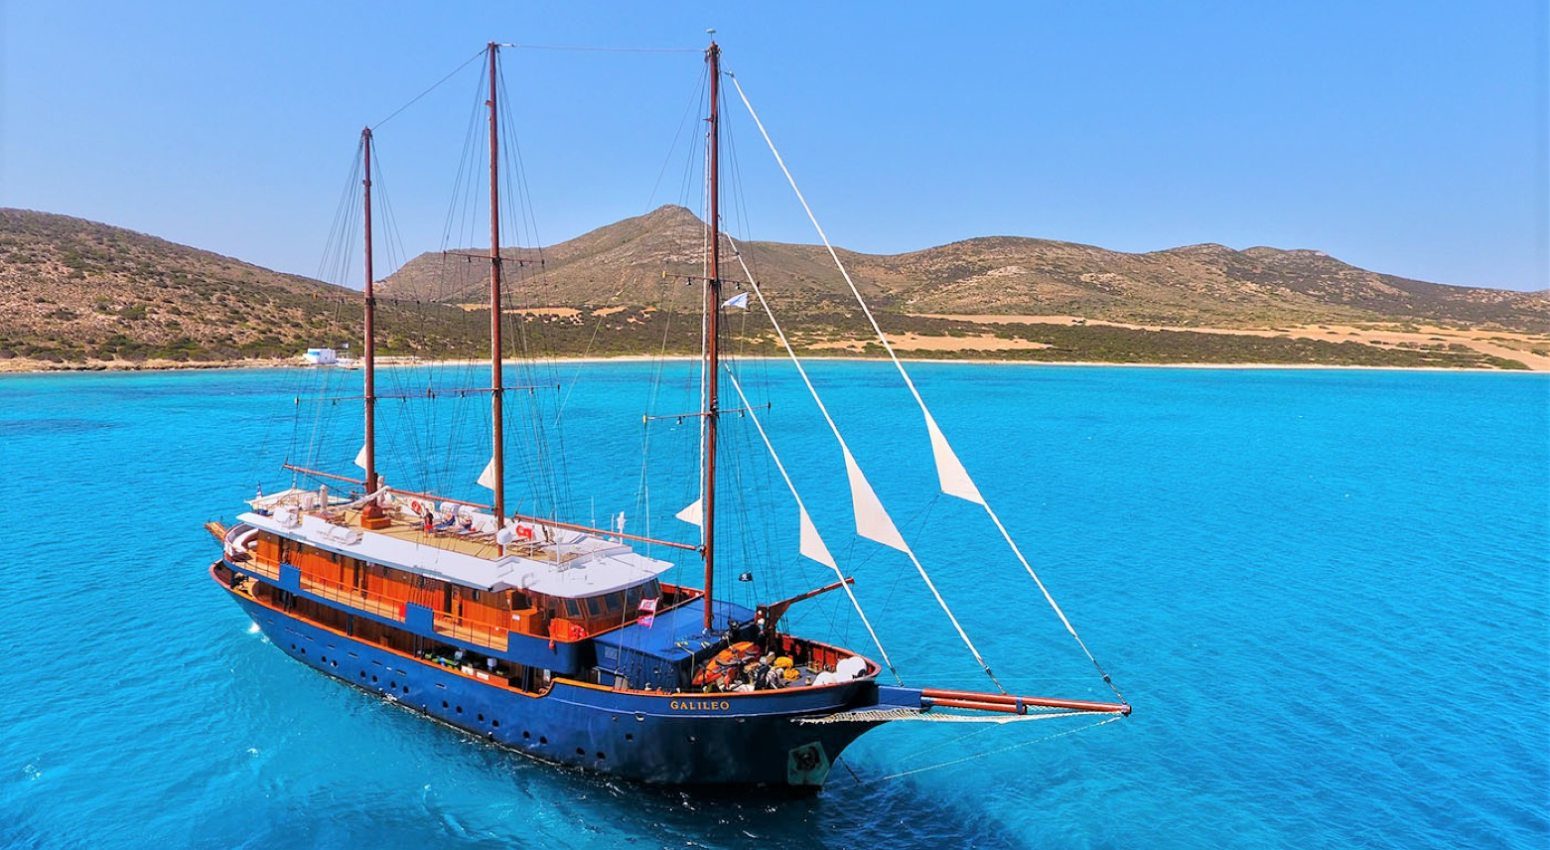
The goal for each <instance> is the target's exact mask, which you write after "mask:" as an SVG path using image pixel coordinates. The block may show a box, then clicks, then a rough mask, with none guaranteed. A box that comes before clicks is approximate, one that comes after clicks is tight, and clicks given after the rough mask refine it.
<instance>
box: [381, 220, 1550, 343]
mask: <svg viewBox="0 0 1550 850" xmlns="http://www.w3.org/2000/svg"><path fill="white" fill-rule="evenodd" d="M702 232H703V224H702V222H701V221H700V219H699V218H698V217H696V216H695V215H694V213H692V212H691V211H689V210H687V209H685V208H683V207H679V206H673V205H668V206H663V207H659V208H657V209H656V210H653V211H651V212H649V213H646V214H644V215H641V216H635V217H632V218H627V219H623V220H621V221H619V222H615V223H613V224H610V225H605V226H604V227H601V228H598V229H596V230H593V231H590V232H588V233H585V234H582V235H581V236H577V237H575V238H574V239H570V240H566V241H564V242H561V243H557V244H556V245H554V246H551V247H548V248H545V249H544V251H543V252H542V256H543V259H544V272H543V274H542V275H541V276H540V278H539V280H538V284H539V286H538V291H537V292H536V293H535V297H546V298H547V299H548V301H549V302H551V303H549V304H547V305H546V306H577V305H579V304H598V303H604V302H607V303H630V304H634V305H642V306H644V305H649V304H652V303H655V301H656V300H657V299H658V298H659V297H660V295H661V293H660V286H657V285H653V284H652V282H651V281H650V278H652V277H656V278H657V279H658V280H661V278H662V275H663V274H664V273H665V274H666V275H667V276H668V277H669V278H672V277H673V276H675V275H677V276H682V275H688V274H694V273H696V272H695V271H694V269H695V268H696V267H697V265H698V261H699V251H700V243H701V239H702V237H701V234H702ZM725 247H726V248H728V249H729V248H730V246H725ZM742 248H743V253H744V256H745V258H746V259H747V260H748V262H749V265H750V267H751V268H752V269H753V271H754V273H755V274H756V275H758V278H759V280H760V282H761V285H762V286H764V287H765V288H766V290H767V291H769V292H771V293H775V292H783V293H790V292H796V293H800V294H802V295H803V296H805V297H807V298H815V297H816V298H820V299H821V300H825V299H826V300H830V301H833V302H835V303H839V302H843V301H844V300H846V296H847V293H846V292H845V290H844V288H843V282H842V281H841V280H840V278H839V275H838V274H837V272H836V271H835V269H834V268H833V265H832V263H831V262H830V260H829V258H828V256H827V251H826V250H825V249H824V248H823V247H822V246H820V245H810V244H800V243H782V242H772V241H762V240H752V241H749V242H747V243H744V244H743V246H742ZM473 250H477V249H473ZM836 251H837V252H838V253H839V254H840V255H841V257H842V258H843V259H844V260H845V261H846V264H847V267H848V268H849V270H850V271H851V274H852V277H853V278H854V279H855V280H856V282H857V285H858V286H859V287H861V288H862V291H863V292H864V293H865V294H867V295H868V296H869V297H878V298H880V299H881V300H882V301H883V302H884V303H887V304H890V305H892V306H897V307H900V308H902V309H907V310H909V311H911V312H928V313H985V314H996V313H1004V314H1039V313H1073V314H1075V315H1080V316H1083V317H1085V318H1093V319H1111V320H1123V321H1146V322H1153V323H1160V324H1170V325H1185V326H1187V325H1191V324H1217V325H1220V324H1225V325H1228V326H1237V325H1255V326H1258V325H1263V324H1265V323H1266V322H1270V323H1272V324H1274V323H1285V322H1294V321H1295V322H1324V323H1328V322H1330V321H1389V320H1402V321H1406V320H1408V321H1414V320H1417V319H1425V320H1430V321H1442V322H1457V323H1466V324H1480V323H1494V324H1498V325H1501V326H1503V327H1508V328H1513V329H1517V330H1529V331H1535V332H1544V331H1550V295H1547V293H1545V292H1537V293H1535V292H1518V291H1515V290H1504V289H1492V288H1488V287H1473V286H1457V285H1452V284H1441V283H1432V282H1429V281H1421V280H1415V279H1412V278H1405V277H1402V276H1399V275H1389V274H1384V273H1380V272H1373V271H1369V270H1367V269H1363V268H1360V267H1358V266H1354V265H1351V264H1349V263H1346V262H1344V261H1342V260H1339V259H1337V258H1335V257H1332V256H1331V255H1329V254H1327V253H1325V252H1323V251H1319V250H1316V249H1311V248H1292V249H1284V248H1274V247H1270V246H1263V245H1257V246H1252V247H1249V248H1245V249H1241V250H1239V249H1233V248H1229V247H1227V246H1225V245H1221V244H1219V243H1200V244H1197V245H1182V246H1177V247H1173V248H1165V249H1160V250H1155V251H1144V252H1124V251H1114V250H1111V249H1107V248H1102V247H1099V246H1096V245H1087V244H1083V243H1078V242H1066V241H1059V240H1050V239H1042V238H1037V237H1027V236H1013V235H997V236H977V237H970V238H968V239H960V240H956V241H952V242H947V243H943V244H941V245H934V246H931V247H928V248H921V249H916V250H911V251H904V252H899V253H895V254H867V253H863V252H858V251H852V250H848V249H844V248H839V247H838V246H837V247H836ZM439 256H440V255H438V254H436V253H425V254H421V255H419V256H418V257H415V258H414V259H412V260H410V261H409V262H408V263H405V264H404V266H403V267H402V268H400V269H399V270H398V271H396V272H394V273H393V274H392V275H389V276H388V277H387V278H385V279H384V280H383V281H382V286H381V289H382V291H384V292H386V293H390V294H396V295H400V296H406V295H407V296H411V297H414V298H419V299H422V300H448V299H449V297H450V296H452V295H455V294H456V293H457V292H459V291H461V290H463V289H472V288H474V287H475V286H476V284H477V280H478V277H479V272H478V270H477V269H473V270H470V273H469V274H467V275H465V276H461V277H460V276H458V275H457V274H456V273H455V272H453V273H450V274H449V272H448V269H447V267H446V265H445V264H444V263H441V262H440V261H439V260H438V259H437V258H438V257H439ZM507 256H512V257H521V258H523V259H527V260H535V259H536V258H537V257H538V256H539V254H538V252H535V251H533V250H531V249H524V250H520V251H511V252H508V253H507ZM613 290H623V291H624V292H625V293H634V294H633V295H629V294H626V295H624V296H622V297H623V301H621V300H620V298H621V296H618V295H615V294H614V291H613ZM534 303H535V304H536V303H537V302H536V301H535V302H534Z"/></svg>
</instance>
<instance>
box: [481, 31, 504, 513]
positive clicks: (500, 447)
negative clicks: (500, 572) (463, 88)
mask: <svg viewBox="0 0 1550 850" xmlns="http://www.w3.org/2000/svg"><path fill="white" fill-rule="evenodd" d="M486 50H487V51H488V52H489V54H490V70H489V74H490V99H489V100H488V101H485V105H486V106H488V107H489V108H490V437H491V442H492V444H493V445H492V446H491V451H490V477H491V481H490V489H491V490H493V491H494V493H495V499H494V509H495V521H496V522H497V523H500V522H503V521H504V519H505V516H506V456H505V455H506V453H505V443H506V439H505V434H504V432H503V430H502V422H503V418H502V398H501V208H500V182H499V162H500V132H499V129H498V128H499V124H500V121H499V117H498V116H499V108H498V106H497V103H496V100H495V92H496V85H495V83H496V66H495V57H496V56H497V55H498V54H499V52H500V46H499V45H498V44H496V43H495V42H493V41H492V42H490V43H489V45H488V46H487V47H486Z"/></svg>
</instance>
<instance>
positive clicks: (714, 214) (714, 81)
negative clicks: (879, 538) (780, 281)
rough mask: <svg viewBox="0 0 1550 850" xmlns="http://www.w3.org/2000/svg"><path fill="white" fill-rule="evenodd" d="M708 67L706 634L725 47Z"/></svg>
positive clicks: (712, 561) (710, 610)
mask: <svg viewBox="0 0 1550 850" xmlns="http://www.w3.org/2000/svg"><path fill="white" fill-rule="evenodd" d="M705 61H706V62H707V63H709V65H710V117H709V118H708V119H707V123H708V124H709V125H710V126H709V127H708V128H707V130H706V134H707V139H708V145H709V149H708V151H707V153H706V157H707V159H708V160H709V162H708V164H707V171H708V172H709V177H708V178H707V179H708V180H709V182H710V186H709V189H708V194H709V195H710V214H709V218H710V262H709V267H708V269H707V270H706V277H705V365H704V370H705V371H704V380H705V402H706V404H705V463H704V468H705V486H704V493H705V503H704V507H705V517H704V523H703V525H702V526H701V529H702V530H703V532H704V535H705V539H704V550H703V551H704V556H705V631H707V632H708V631H710V630H711V629H712V628H714V605H715V603H714V601H713V599H712V590H713V586H714V583H715V577H716V571H715V565H716V424H717V420H718V419H719V418H720V404H719V401H718V399H717V395H718V394H717V392H716V390H717V387H718V386H719V385H720V383H721V381H720V378H721V372H720V366H719V365H718V364H719V361H720V350H719V340H718V336H719V330H720V328H719V325H720V322H719V319H720V317H721V211H720V203H721V190H720V186H718V185H717V182H718V178H719V177H720V171H721V163H720V161H719V154H720V151H719V150H718V148H719V147H720V141H721V121H720V113H719V111H718V109H717V106H718V101H719V100H720V82H721V47H720V46H719V45H717V44H716V42H715V41H714V40H712V41H711V43H710V47H709V48H707V49H706V51H705Z"/></svg>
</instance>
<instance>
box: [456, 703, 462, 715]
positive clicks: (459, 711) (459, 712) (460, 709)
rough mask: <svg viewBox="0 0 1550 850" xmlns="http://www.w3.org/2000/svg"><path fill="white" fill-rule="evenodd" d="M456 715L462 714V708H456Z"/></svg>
mask: <svg viewBox="0 0 1550 850" xmlns="http://www.w3.org/2000/svg"><path fill="white" fill-rule="evenodd" d="M457 713H458V714H462V713H463V707H462V706H461V705H460V706H458V707H457Z"/></svg>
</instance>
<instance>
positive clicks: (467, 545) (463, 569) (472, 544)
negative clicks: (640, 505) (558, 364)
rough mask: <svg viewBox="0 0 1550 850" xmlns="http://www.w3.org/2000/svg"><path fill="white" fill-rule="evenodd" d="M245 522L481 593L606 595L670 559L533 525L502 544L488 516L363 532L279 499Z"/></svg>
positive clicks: (355, 522) (357, 520) (325, 512)
mask: <svg viewBox="0 0 1550 850" xmlns="http://www.w3.org/2000/svg"><path fill="white" fill-rule="evenodd" d="M254 507H255V510H254V511H252V512H248V513H244V514H242V515H240V516H239V517H238V519H239V520H241V521H242V522H243V523H245V524H247V525H250V526H252V527H254V528H258V529H262V530H264V531H267V532H270V533H273V534H275V535H278V536H280V537H283V538H285V539H288V540H293V541H296V542H298V543H304V544H306V545H308V546H314V547H317V548H318V549H322V550H324V551H328V552H333V553H336V554H339V555H345V556H348V557H352V558H360V559H363V560H366V561H370V562H373V563H378V564H382V565H384V566H388V567H392V568H396V569H401V570H405V571H408V572H411V573H416V574H419V575H425V576H429V577H432V578H437V579H440V580H443V581H451V582H455V583H457V584H460V585H464V586H467V587H474V588H480V589H485V590H508V589H510V590H525V591H533V592H535V593H539V594H543V595H545V596H554V597H560V598H583V597H589V596H597V595H600V594H606V593H612V592H615V591H619V590H624V589H626V588H629V587H634V586H636V585H638V584H642V583H644V582H647V581H650V580H652V579H654V578H656V577H657V576H659V575H661V574H662V573H663V572H666V571H667V570H668V569H671V568H672V566H673V564H672V563H670V562H668V561H663V560H659V559H656V558H649V557H646V556H644V555H641V554H639V553H637V552H635V551H634V550H633V549H632V548H631V547H630V546H629V545H628V544H626V543H623V542H621V541H618V540H612V539H609V538H606V537H603V536H599V535H595V534H586V533H582V532H577V531H571V530H565V529H560V528H551V527H548V526H545V525H542V524H537V523H532V524H526V525H524V526H523V527H522V532H523V533H524V534H526V535H530V536H527V537H519V538H518V539H516V540H515V541H513V542H511V543H508V544H506V546H505V547H504V549H505V551H504V553H503V552H502V551H501V548H502V547H500V546H498V545H497V544H496V543H495V540H494V535H493V534H491V533H489V532H488V531H484V532H480V531H479V530H478V529H481V528H483V529H489V528H492V527H493V525H494V523H493V518H491V517H489V516H488V515H482V516H477V517H474V518H473V519H475V520H477V521H475V522H473V523H472V524H473V527H474V529H475V530H474V531H459V530H458V525H457V524H456V523H454V524H453V525H452V526H451V527H449V528H445V529H437V528H436V525H437V524H436V523H432V528H433V529H434V530H431V531H427V530H426V525H425V523H424V522H423V521H420V520H415V521H411V520H410V519H409V518H408V517H406V516H404V513H405V512H404V511H401V510H393V511H389V512H388V516H387V518H386V519H387V525H385V526H383V527H379V528H376V529H368V528H363V527H362V525H361V517H360V513H359V511H357V510H353V509H346V508H344V507H342V506H338V505H334V506H329V507H326V508H316V507H315V508H314V509H313V510H303V509H302V508H301V507H300V506H289V507H287V506H285V505H283V504H282V503H281V501H280V497H279V496H276V497H271V498H270V499H269V500H263V501H260V500H255V502H254Z"/></svg>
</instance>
